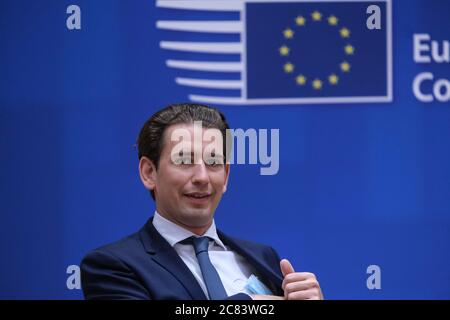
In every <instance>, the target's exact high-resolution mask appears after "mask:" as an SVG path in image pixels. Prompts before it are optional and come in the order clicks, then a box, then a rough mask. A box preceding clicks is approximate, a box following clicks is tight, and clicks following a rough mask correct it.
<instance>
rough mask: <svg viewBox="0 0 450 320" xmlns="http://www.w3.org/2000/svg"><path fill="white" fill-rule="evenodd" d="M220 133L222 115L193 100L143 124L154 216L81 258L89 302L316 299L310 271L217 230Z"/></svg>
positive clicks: (223, 175) (223, 151)
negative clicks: (302, 270) (132, 230)
mask: <svg viewBox="0 0 450 320" xmlns="http://www.w3.org/2000/svg"><path fill="white" fill-rule="evenodd" d="M228 129H229V126H228V124H227V122H226V119H225V117H224V115H223V114H222V113H220V112H219V111H218V110H216V109H213V108H210V107H207V106H203V105H196V104H178V105H171V106H168V107H166V108H164V109H162V110H160V111H158V112H157V113H156V114H154V115H153V116H152V117H151V118H150V119H149V120H148V121H147V122H146V123H145V124H144V126H143V128H142V130H141V132H140V134H139V138H138V141H137V146H138V151H139V174H140V178H141V180H142V183H143V184H144V186H145V187H146V188H147V189H148V190H150V193H151V196H152V198H153V199H154V200H155V202H156V212H155V214H154V216H153V218H151V219H149V220H148V221H147V223H146V224H145V226H144V227H143V228H142V229H141V230H140V231H138V232H137V233H135V234H132V235H130V236H129V237H127V238H125V239H122V240H120V241H118V242H116V243H113V244H109V245H106V246H104V247H101V248H99V249H96V250H94V251H92V252H91V253H89V254H88V255H87V256H86V257H85V258H84V259H83V262H82V264H81V280H82V287H83V292H84V295H85V297H86V298H87V299H183V300H187V299H196V300H197V299H236V300H238V299H290V300H298V299H322V298H323V296H322V293H321V290H320V286H319V284H318V282H317V280H316V278H315V276H314V275H313V274H312V273H305V272H295V271H294V269H293V268H292V266H291V264H290V263H289V261H287V260H281V261H280V258H279V256H278V254H277V253H276V252H275V250H274V249H272V248H271V247H268V246H265V245H261V244H257V243H253V242H249V241H244V240H239V239H236V238H232V237H229V236H227V235H226V234H224V233H222V232H221V231H219V230H217V229H216V226H215V223H214V219H213V217H214V212H215V210H216V207H217V206H218V204H219V202H220V199H221V197H222V194H223V193H224V192H225V191H226V188H227V183H228V177H229V173H230V166H229V164H228V163H227V161H226V160H227V158H226V156H227V150H229V148H230V147H231V146H230V145H228V146H227V144H226V143H225V142H226V141H227V139H226V133H227V130H228ZM227 148H228V149H227Z"/></svg>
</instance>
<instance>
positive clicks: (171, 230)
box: [153, 211, 254, 298]
mask: <svg viewBox="0 0 450 320" xmlns="http://www.w3.org/2000/svg"><path fill="white" fill-rule="evenodd" d="M153 225H154V227H155V229H156V230H157V231H158V232H159V233H160V234H161V236H162V237H163V238H164V239H166V241H167V242H168V243H169V244H170V245H171V246H172V247H173V248H174V249H175V251H176V252H177V253H178V255H179V256H180V258H181V259H182V260H183V261H184V263H185V264H186V266H187V267H188V268H189V270H191V272H192V274H193V275H194V277H195V279H197V281H198V283H199V285H200V287H201V288H202V290H203V292H204V293H205V295H206V297H208V298H209V295H208V290H207V289H206V285H205V282H204V281H203V277H202V272H201V270H200V265H199V264H198V261H197V257H196V256H195V251H194V247H193V246H192V245H190V244H181V243H179V242H180V241H183V240H185V239H186V238H189V237H192V236H194V237H198V235H196V234H194V233H192V232H191V231H189V230H186V229H184V228H183V227H181V226H179V225H177V224H175V223H173V222H172V221H169V220H167V219H166V218H164V217H163V216H161V215H160V214H159V213H158V212H156V211H155V216H154V218H153ZM203 236H205V237H209V238H211V239H213V240H214V241H210V242H209V249H208V253H209V258H210V260H211V263H212V264H213V265H214V267H215V268H216V270H217V272H218V273H219V276H220V279H221V280H222V283H223V286H224V287H225V291H226V292H227V294H228V296H232V295H234V294H237V293H241V292H243V293H247V291H246V290H245V289H244V287H245V285H246V284H247V280H248V278H249V277H250V275H252V274H253V273H254V268H253V267H252V266H251V265H250V264H249V263H248V262H247V261H246V260H245V259H244V257H242V256H241V255H239V254H237V253H236V252H233V251H232V250H231V249H230V248H229V247H227V246H225V245H224V244H223V242H222V241H221V240H220V239H219V236H218V235H217V230H216V225H215V223H214V220H213V222H212V224H211V226H210V227H209V229H208V230H207V231H206V232H205V234H204V235H203Z"/></svg>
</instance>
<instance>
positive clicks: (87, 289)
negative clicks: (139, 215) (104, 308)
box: [81, 219, 283, 300]
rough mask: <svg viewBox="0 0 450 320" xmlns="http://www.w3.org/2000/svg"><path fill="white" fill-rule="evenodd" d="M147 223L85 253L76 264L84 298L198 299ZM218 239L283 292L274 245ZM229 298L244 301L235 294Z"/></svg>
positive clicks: (196, 288) (186, 273)
mask: <svg viewBox="0 0 450 320" xmlns="http://www.w3.org/2000/svg"><path fill="white" fill-rule="evenodd" d="M152 220H153V219H149V220H148V222H147V223H146V224H145V225H144V227H142V228H141V230H139V231H138V232H137V233H135V234H132V235H130V236H128V237H126V238H124V239H122V240H119V241H118V242H115V243H112V244H109V245H106V246H103V247H101V248H98V249H96V250H93V251H92V252H90V253H89V254H87V255H86V256H85V257H84V259H83V261H82V263H81V284H82V287H83V293H84V296H85V298H86V299H157V300H172V299H175V300H192V299H193V300H204V299H206V296H205V294H204V293H203V291H202V289H201V287H200V285H199V284H198V282H197V280H196V279H195V278H194V276H193V275H192V273H191V271H190V270H189V268H188V267H187V266H186V264H185V263H184V262H183V260H182V259H181V258H180V257H179V256H178V254H177V252H176V251H175V249H173V247H171V246H170V245H169V243H168V242H167V241H166V240H165V239H164V238H163V237H162V236H161V235H160V234H159V232H158V231H157V230H156V229H155V227H154V226H153V223H152ZM218 235H219V237H220V239H221V240H222V241H223V243H224V244H225V245H227V246H229V247H230V248H231V249H232V250H233V251H235V252H236V253H238V254H240V255H241V256H243V257H244V258H246V260H247V261H248V262H249V263H250V264H251V265H252V266H253V267H254V268H255V269H256V270H257V274H256V275H257V276H258V278H259V279H260V280H261V281H262V282H263V283H264V284H265V285H266V286H267V287H268V288H269V289H271V290H272V292H273V293H274V294H275V295H283V290H282V289H281V283H282V281H283V277H282V274H281V270H280V266H279V264H280V258H279V256H278V254H277V253H276V252H275V250H274V249H272V248H271V247H268V246H264V245H261V244H257V243H254V242H249V241H244V240H239V239H236V238H232V237H229V236H226V235H225V234H223V233H222V232H220V231H219V230H218ZM229 299H236V300H237V299H249V296H248V295H245V294H237V295H234V296H231V297H229Z"/></svg>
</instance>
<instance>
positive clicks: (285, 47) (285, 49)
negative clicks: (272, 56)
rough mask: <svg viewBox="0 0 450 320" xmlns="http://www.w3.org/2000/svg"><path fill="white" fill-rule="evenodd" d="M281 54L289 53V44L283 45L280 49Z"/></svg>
mask: <svg viewBox="0 0 450 320" xmlns="http://www.w3.org/2000/svg"><path fill="white" fill-rule="evenodd" d="M279 50H280V54H281V55H282V56H287V55H289V50H290V49H289V47H288V46H286V45H283V46H282V47H281V48H280V49H279Z"/></svg>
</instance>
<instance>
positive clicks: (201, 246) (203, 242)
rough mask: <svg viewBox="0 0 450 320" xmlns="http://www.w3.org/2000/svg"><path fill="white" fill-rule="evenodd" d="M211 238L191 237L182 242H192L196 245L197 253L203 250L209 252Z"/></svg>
mask: <svg viewBox="0 0 450 320" xmlns="http://www.w3.org/2000/svg"><path fill="white" fill-rule="evenodd" d="M209 240H210V239H209V238H208V237H199V238H196V237H189V238H187V239H185V240H183V241H181V243H186V244H191V245H193V246H194V250H195V254H196V255H198V254H199V253H201V252H204V251H206V252H208V246H209Z"/></svg>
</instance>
